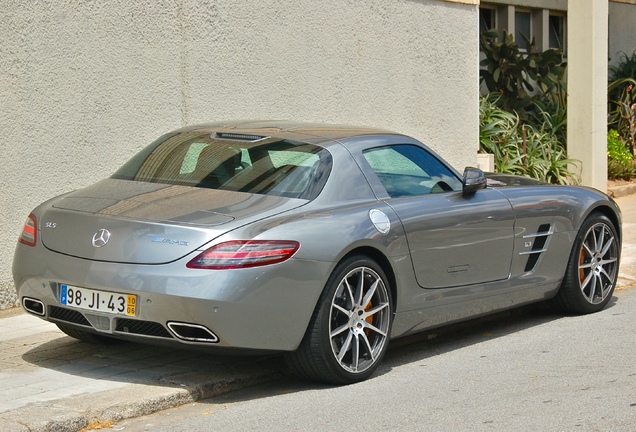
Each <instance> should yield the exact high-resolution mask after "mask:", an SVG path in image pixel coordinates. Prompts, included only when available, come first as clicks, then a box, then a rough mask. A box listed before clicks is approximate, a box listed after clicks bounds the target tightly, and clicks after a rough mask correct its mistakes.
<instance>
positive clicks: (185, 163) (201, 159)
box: [112, 132, 332, 199]
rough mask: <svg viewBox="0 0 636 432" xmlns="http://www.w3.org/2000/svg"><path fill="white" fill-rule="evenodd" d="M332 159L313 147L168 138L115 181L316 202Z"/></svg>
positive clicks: (136, 159) (195, 137) (196, 137)
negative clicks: (312, 200) (197, 188)
mask: <svg viewBox="0 0 636 432" xmlns="http://www.w3.org/2000/svg"><path fill="white" fill-rule="evenodd" d="M331 165H332V163H331V155H330V154H329V152H328V151H327V150H325V149H324V148H322V147H318V146H315V145H312V144H306V143H300V142H295V141H288V140H276V139H272V138H266V139H261V140H255V141H240V140H227V139H220V138H217V137H216V135H215V134H212V135H208V134H200V133H192V132H187V133H180V134H172V135H166V136H163V137H161V138H159V139H158V140H157V141H155V142H154V143H153V144H151V145H150V146H148V147H147V148H145V149H144V150H142V151H141V152H140V153H138V154H137V155H136V156H134V157H133V158H132V159H131V160H130V161H128V162H127V163H126V164H125V165H124V166H122V167H121V168H120V169H119V170H118V171H117V172H116V173H115V174H114V175H113V176H112V177H113V178H117V179H124V180H134V181H143V182H152V183H165V184H174V185H186V186H193V187H201V188H210V189H221V190H230V191H238V192H249V193H256V194H265V195H276V196H284V197H289V198H302V199H313V198H315V197H316V195H318V193H319V192H320V191H321V190H322V187H323V186H324V183H325V181H326V180H327V176H328V175H329V172H330V171H331Z"/></svg>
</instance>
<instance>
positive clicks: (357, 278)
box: [290, 256, 393, 384]
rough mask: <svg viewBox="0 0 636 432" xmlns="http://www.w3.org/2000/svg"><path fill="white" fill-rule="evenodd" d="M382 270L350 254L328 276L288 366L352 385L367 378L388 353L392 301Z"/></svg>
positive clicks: (328, 379)
mask: <svg viewBox="0 0 636 432" xmlns="http://www.w3.org/2000/svg"><path fill="white" fill-rule="evenodd" d="M386 280H387V279H386V276H385V275H384V272H383V271H382V269H381V268H380V266H378V264H377V263H375V262H374V261H372V260H370V259H368V258H366V257H362V256H353V257H350V258H348V259H346V260H345V261H343V262H341V263H340V264H339V265H338V266H337V267H336V269H335V270H334V272H333V274H332V275H331V277H330V278H329V281H328V282H327V285H326V286H325V290H324V291H323V293H322V295H321V297H320V300H319V303H318V306H317V308H316V311H315V312H314V315H313V317H312V320H311V323H310V326H309V329H308V331H307V333H306V335H305V338H304V340H303V342H302V343H301V345H300V347H299V348H298V350H297V351H296V352H295V353H293V354H291V355H290V360H291V364H292V366H293V367H294V368H295V369H296V370H298V371H299V372H300V373H301V374H302V375H304V376H306V377H307V378H310V379H312V380H316V381H320V382H327V383H332V384H350V383H354V382H359V381H363V380H365V379H367V378H368V377H369V376H370V375H371V374H372V373H373V372H374V371H375V369H376V368H377V367H378V364H379V363H380V361H381V360H382V358H383V357H384V353H385V352H386V349H387V345H388V339H389V334H390V329H391V316H392V310H393V308H392V300H391V294H390V292H389V288H388V284H387V282H386Z"/></svg>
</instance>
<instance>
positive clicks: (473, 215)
mask: <svg viewBox="0 0 636 432" xmlns="http://www.w3.org/2000/svg"><path fill="white" fill-rule="evenodd" d="M387 202H388V203H389V204H390V205H391V206H392V207H393V208H394V209H395V212H396V213H397V215H398V216H399V217H400V219H401V220H402V223H403V225H404V229H405V231H406V234H407V239H408V243H409V248H410V250H411V256H412V259H413V266H414V268H415V274H416V277H417V281H418V284H419V285H420V286H422V287H424V288H445V287H453V286H461V285H472V284H478V283H484V282H491V281H497V280H503V279H507V278H508V277H509V275H510V266H511V261H512V251H513V237H514V214H513V212H512V207H511V205H510V203H509V202H508V200H507V199H506V198H505V197H503V196H502V194H501V193H499V192H498V191H496V190H494V189H484V190H480V191H478V192H477V193H474V194H471V195H466V196H465V195H463V194H462V193H461V192H451V193H444V194H432V195H425V196H419V197H415V198H402V199H393V200H389V201H387Z"/></svg>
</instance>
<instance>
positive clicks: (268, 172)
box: [13, 121, 621, 384]
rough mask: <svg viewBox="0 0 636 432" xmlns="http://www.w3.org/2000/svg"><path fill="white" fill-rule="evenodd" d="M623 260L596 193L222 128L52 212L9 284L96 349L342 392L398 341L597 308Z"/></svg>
mask: <svg viewBox="0 0 636 432" xmlns="http://www.w3.org/2000/svg"><path fill="white" fill-rule="evenodd" d="M620 251H621V216H620V210H619V208H618V207H617V205H616V204H615V203H614V201H613V200H612V199H611V198H609V197H608V196H606V195H605V194H603V193H601V192H598V191H596V190H594V189H590V188H584V187H562V186H552V185H546V184H543V183H540V182H538V181H534V180H531V179H527V178H521V177H514V176H504V175H496V174H493V175H488V178H487V177H486V175H485V174H484V173H483V172H482V171H480V170H478V169H475V168H466V170H465V171H464V173H463V176H462V175H460V174H459V173H458V172H456V171H455V170H454V169H453V168H452V167H451V166H449V165H448V164H447V163H446V162H444V161H443V160H442V159H441V158H440V157H439V156H437V155H436V154H435V153H434V152H432V151H431V150H430V149H429V148H427V147H426V146H424V145H423V144H422V143H420V142H418V141H417V140H415V139H413V138H409V137H408V136H404V135H400V134H396V133H391V132H387V131H383V130H377V129H368V128H357V127H350V126H340V125H320V124H308V123H292V122H280V121H279V122H271V121H252V122H219V123H209V124H203V125H196V126H191V127H185V128H182V129H179V130H177V131H174V132H171V133H168V134H166V135H163V136H162V137H160V138H159V139H157V140H156V141H155V142H153V143H152V144H150V145H149V146H148V147H146V148H145V149H144V150H142V151H141V152H140V153H138V154H137V155H136V156H134V157H133V158H132V159H131V160H130V161H129V162H127V163H126V164H125V165H123V166H122V167H121V168H120V169H119V170H118V171H117V172H115V173H114V174H113V175H112V176H111V177H110V178H107V179H105V180H102V181H100V182H98V183H96V184H94V185H92V186H89V187H86V188H84V189H80V190H77V191H74V192H70V193H67V194H64V195H61V196H59V197H56V198H53V199H52V200H50V201H47V202H45V203H44V204H41V205H40V206H38V207H37V208H36V209H35V210H33V212H32V213H31V214H30V215H29V216H28V218H27V219H26V222H25V224H24V228H23V230H22V233H21V235H20V238H19V242H18V245H17V247H16V252H15V258H14V263H13V275H14V279H15V285H16V289H17V293H18V297H19V299H20V301H21V304H22V306H23V307H24V309H25V310H27V311H28V312H29V313H31V314H34V315H36V316H39V317H41V318H43V319H45V320H48V321H51V322H54V323H55V324H57V326H58V327H59V328H60V329H61V330H62V331H63V332H65V333H66V334H68V335H70V336H72V337H75V338H77V339H80V340H83V341H87V342H107V341H112V340H113V339H127V340H133V341H139V342H148V343H164V344H170V343H172V344H173V345H174V346H180V347H207V348H208V349H209V350H210V351H212V352H214V351H215V350H217V352H222V351H225V350H239V351H240V350H244V351H246V350H250V351H252V350H256V351H257V352H258V351H260V352H268V351H278V352H285V353H286V354H285V355H286V356H287V358H288V360H289V363H290V364H291V366H292V367H293V368H295V369H296V370H297V371H298V372H299V373H301V374H302V375H304V376H305V377H307V378H309V379H313V380H318V381H323V382H330V383H340V384H342V383H352V382H357V381H360V380H363V379H366V378H368V377H369V376H370V375H371V374H372V373H373V371H374V370H375V369H376V368H377V366H378V363H379V362H380V361H381V360H382V357H383V355H384V353H385V352H386V349H387V345H388V342H389V339H391V338H397V337H400V336H404V335H407V334H410V333H413V332H417V331H421V330H424V329H430V328H432V327H435V326H440V325H443V324H446V323H450V322H454V321H459V320H463V319H467V318H471V317H475V316H479V315H483V314H487V313H491V312H494V311H498V310H502V309H506V308H511V307H514V306H517V305H522V304H526V303H530V302H536V301H542V300H552V301H553V302H554V303H555V304H556V305H557V306H559V307H561V308H562V309H563V310H565V311H566V312H569V313H581V314H585V313H590V312H596V311H599V310H601V309H602V308H603V307H605V305H607V303H608V302H609V300H610V298H611V297H612V292H613V291H614V288H615V285H616V279H617V275H618V266H619V258H620Z"/></svg>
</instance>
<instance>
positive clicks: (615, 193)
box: [607, 183, 636, 198]
mask: <svg viewBox="0 0 636 432" xmlns="http://www.w3.org/2000/svg"><path fill="white" fill-rule="evenodd" d="M607 194H608V195H609V196H611V197H612V198H620V197H624V196H627V195H632V194H636V183H633V184H626V185H621V186H614V187H608V188H607Z"/></svg>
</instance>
